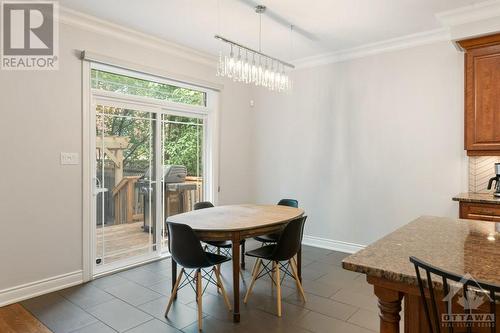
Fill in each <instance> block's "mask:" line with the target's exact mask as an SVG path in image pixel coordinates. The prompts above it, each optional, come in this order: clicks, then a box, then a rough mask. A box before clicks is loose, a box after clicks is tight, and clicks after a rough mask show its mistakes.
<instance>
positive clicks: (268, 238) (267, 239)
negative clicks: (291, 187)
mask: <svg viewBox="0 0 500 333" xmlns="http://www.w3.org/2000/svg"><path fill="white" fill-rule="evenodd" d="M278 206H288V207H294V208H298V207H299V202H298V201H297V200H295V199H281V200H280V201H278ZM279 238H280V233H279V232H274V233H271V234H266V235H262V236H256V237H254V238H253V239H255V240H256V241H258V242H261V243H262V246H264V245H268V244H274V243H276V242H277V241H278V239H279Z"/></svg>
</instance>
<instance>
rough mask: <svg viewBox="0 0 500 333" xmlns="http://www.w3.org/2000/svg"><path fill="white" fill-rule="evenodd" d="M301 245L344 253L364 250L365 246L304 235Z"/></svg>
mask: <svg viewBox="0 0 500 333" xmlns="http://www.w3.org/2000/svg"><path fill="white" fill-rule="evenodd" d="M302 244H304V245H309V246H314V247H320V248H323V249H328V250H334V251H339V252H345V253H355V252H358V251H359V250H362V249H364V248H365V245H360V244H354V243H348V242H343V241H339V240H334V239H327V238H321V237H315V236H307V235H304V238H303V239H302Z"/></svg>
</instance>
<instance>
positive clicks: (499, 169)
mask: <svg viewBox="0 0 500 333" xmlns="http://www.w3.org/2000/svg"><path fill="white" fill-rule="evenodd" d="M495 173H496V176H495V177H493V178H491V179H490V180H489V181H488V190H491V187H492V185H493V181H495V192H494V193H493V195H494V196H495V197H500V163H495Z"/></svg>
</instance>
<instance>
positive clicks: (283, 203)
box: [278, 199, 299, 208]
mask: <svg viewBox="0 0 500 333" xmlns="http://www.w3.org/2000/svg"><path fill="white" fill-rule="evenodd" d="M278 206H288V207H295V208H298V207H299V202H298V201H297V200H295V199H281V200H280V201H279V202H278Z"/></svg>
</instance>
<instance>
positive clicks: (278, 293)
mask: <svg viewBox="0 0 500 333" xmlns="http://www.w3.org/2000/svg"><path fill="white" fill-rule="evenodd" d="M273 266H274V267H275V269H276V301H277V302H278V317H281V281H280V264H279V262H277V261H275V262H273Z"/></svg>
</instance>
